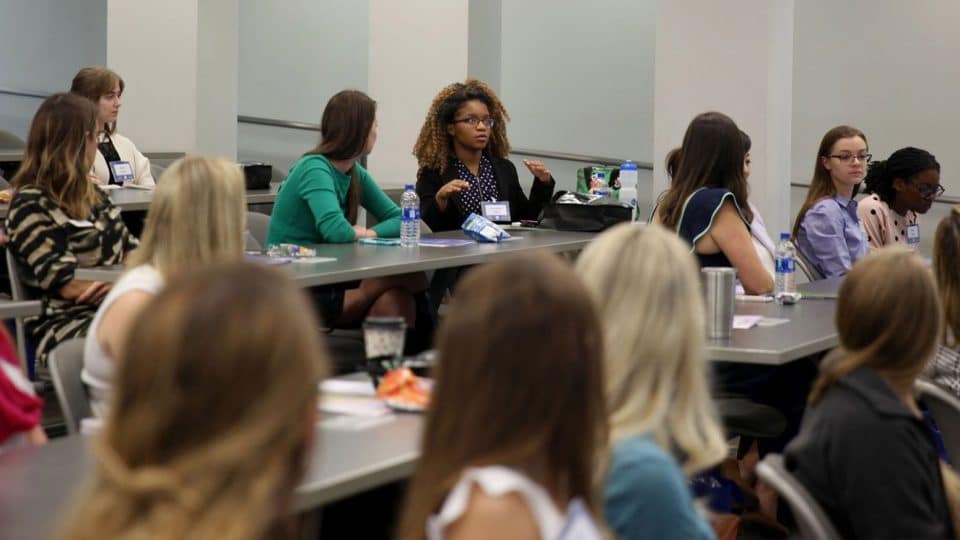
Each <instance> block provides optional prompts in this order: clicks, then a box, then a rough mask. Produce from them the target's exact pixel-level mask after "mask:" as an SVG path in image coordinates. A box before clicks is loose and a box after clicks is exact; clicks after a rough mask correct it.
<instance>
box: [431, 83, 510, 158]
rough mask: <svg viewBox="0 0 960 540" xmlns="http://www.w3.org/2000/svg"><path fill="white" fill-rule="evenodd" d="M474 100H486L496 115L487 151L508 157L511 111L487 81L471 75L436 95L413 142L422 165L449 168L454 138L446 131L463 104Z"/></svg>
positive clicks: (501, 156)
mask: <svg viewBox="0 0 960 540" xmlns="http://www.w3.org/2000/svg"><path fill="white" fill-rule="evenodd" d="M472 100H478V101H481V102H483V104H484V105H486V106H487V108H488V109H489V110H490V117H491V118H493V122H494V124H493V128H492V129H491V130H490V142H489V143H488V144H487V151H488V152H490V154H491V155H493V156H494V157H500V158H505V157H507V154H509V153H510V142H509V141H508V140H507V121H508V120H510V115H509V114H507V110H506V109H505V108H504V107H503V104H502V103H500V99H499V98H498V97H497V94H496V93H495V92H494V91H493V89H492V88H490V86H489V85H487V83H485V82H483V81H481V80H479V79H474V78H469V79H467V80H466V81H464V82H462V83H453V84H450V85H447V86H446V87H444V89H443V90H440V93H439V94H437V96H436V97H435V98H433V102H432V103H431V104H430V109H429V110H428V111H427V117H426V119H425V120H424V121H423V127H421V128H420V136H419V137H418V138H417V143H416V144H415V145H414V146H413V155H414V156H416V158H417V165H418V166H419V167H420V169H436V170H438V171H440V173H441V174H442V173H443V171H444V170H445V169H446V168H447V164H448V163H449V161H450V156H451V155H452V154H453V142H452V139H451V137H450V135H449V134H448V133H447V126H448V125H450V124H451V123H453V119H454V116H456V114H457V111H458V110H460V107H461V106H462V105H463V104H464V103H466V102H467V101H472Z"/></svg>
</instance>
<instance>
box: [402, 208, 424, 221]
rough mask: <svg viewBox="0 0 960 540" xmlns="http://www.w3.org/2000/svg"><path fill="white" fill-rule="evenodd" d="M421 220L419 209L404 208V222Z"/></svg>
mask: <svg viewBox="0 0 960 540" xmlns="http://www.w3.org/2000/svg"><path fill="white" fill-rule="evenodd" d="M419 220H420V209H419V208H404V209H403V221H419Z"/></svg>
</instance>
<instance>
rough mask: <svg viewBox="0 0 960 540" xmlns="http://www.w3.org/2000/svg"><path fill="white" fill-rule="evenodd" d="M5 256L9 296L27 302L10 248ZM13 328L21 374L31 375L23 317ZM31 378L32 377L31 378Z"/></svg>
mask: <svg viewBox="0 0 960 540" xmlns="http://www.w3.org/2000/svg"><path fill="white" fill-rule="evenodd" d="M6 254H7V274H8V275H9V276H10V296H11V297H12V298H13V299H14V300H29V298H28V296H29V295H28V294H27V289H26V287H24V286H23V282H22V281H20V274H19V273H18V272H17V260H16V259H15V258H14V256H13V253H11V252H10V248H9V247H8V248H7V249H6ZM14 326H15V332H16V336H15V337H16V339H17V354H19V355H20V364H21V367H22V368H23V372H24V373H26V374H28V375H29V374H32V373H33V370H32V369H30V366H29V365H28V362H29V361H28V359H27V331H26V328H25V327H24V325H23V317H17V318H16V319H14ZM31 378H32V377H31Z"/></svg>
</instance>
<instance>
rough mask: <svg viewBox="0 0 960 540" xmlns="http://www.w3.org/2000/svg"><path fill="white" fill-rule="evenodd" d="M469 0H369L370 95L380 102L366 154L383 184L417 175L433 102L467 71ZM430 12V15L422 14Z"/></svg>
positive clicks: (406, 180)
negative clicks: (419, 146)
mask: <svg viewBox="0 0 960 540" xmlns="http://www.w3.org/2000/svg"><path fill="white" fill-rule="evenodd" d="M468 4H469V2H468V0H420V1H419V2H417V4H416V8H415V9H414V8H413V7H411V5H410V4H409V3H406V2H396V1H394V0H370V65H369V79H368V81H369V83H368V84H369V86H368V94H370V97H372V98H373V99H375V100H376V101H377V119H378V122H379V131H378V139H377V145H376V147H375V148H374V150H373V153H372V154H370V157H369V158H368V161H367V165H368V168H369V170H370V173H371V175H372V176H373V177H374V178H375V179H376V180H377V181H378V182H379V183H380V185H381V186H384V187H391V188H393V187H403V185H404V184H406V183H413V182H414V181H415V180H416V173H417V162H416V159H415V158H414V157H413V155H412V152H413V145H414V143H415V142H416V140H417V135H419V133H420V127H421V126H422V125H423V119H424V117H425V115H426V113H427V109H428V108H429V107H430V102H431V101H432V100H433V97H434V96H435V95H436V94H437V92H438V91H439V90H440V89H441V88H442V87H444V86H446V85H448V84H450V83H452V82H455V81H462V80H463V79H464V78H466V76H467V41H468V36H469V31H468V19H469V5H468ZM425 13H429V14H430V16H429V17H426V16H424V14H425Z"/></svg>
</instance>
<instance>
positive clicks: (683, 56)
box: [653, 0, 794, 238]
mask: <svg viewBox="0 0 960 540" xmlns="http://www.w3.org/2000/svg"><path fill="white" fill-rule="evenodd" d="M793 13H794V2H793V0H783V1H777V2H768V1H767V0H732V1H729V2H703V1H702V0H670V1H669V2H666V1H664V2H660V3H659V6H658V13H657V46H656V61H655V75H654V166H655V170H654V181H653V186H654V187H653V190H654V193H653V196H654V197H657V196H658V194H659V193H660V192H662V191H664V190H666V189H667V186H668V179H667V176H666V172H665V171H664V170H663V165H662V164H663V160H664V158H665V157H666V155H667V152H669V151H670V150H671V149H673V148H675V147H677V146H679V145H680V144H681V142H682V141H683V134H684V132H685V131H686V128H687V125H688V124H689V123H690V120H692V119H693V117H694V116H696V115H697V114H699V113H701V112H705V111H710V110H715V111H719V112H722V113H725V114H727V115H729V116H730V117H731V118H733V120H734V121H735V122H736V123H737V125H738V126H740V129H742V130H744V131H745V132H747V134H749V135H750V138H751V139H752V141H753V148H752V149H751V152H750V154H751V157H752V159H753V167H752V169H753V170H752V174H751V176H750V201H751V202H752V203H753V204H754V205H755V206H757V208H759V209H760V213H761V214H762V215H763V218H764V220H765V221H766V223H767V228H768V229H769V231H770V234H771V236H773V237H774V238H776V237H777V235H778V233H779V232H781V231H787V230H788V229H789V223H790V221H791V218H792V216H790V215H789V211H790V151H791V146H790V143H791V139H790V138H791V110H792V109H791V107H792V100H793V90H792V88H793Z"/></svg>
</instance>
